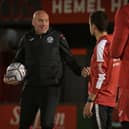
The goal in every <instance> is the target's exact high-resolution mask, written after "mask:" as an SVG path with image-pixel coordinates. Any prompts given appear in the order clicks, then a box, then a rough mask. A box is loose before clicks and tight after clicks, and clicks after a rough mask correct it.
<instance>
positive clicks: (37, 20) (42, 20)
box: [32, 11, 49, 34]
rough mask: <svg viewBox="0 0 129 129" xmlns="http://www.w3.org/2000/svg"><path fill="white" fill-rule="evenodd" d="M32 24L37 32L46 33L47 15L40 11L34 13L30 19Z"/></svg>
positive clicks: (47, 25)
mask: <svg viewBox="0 0 129 129" xmlns="http://www.w3.org/2000/svg"><path fill="white" fill-rule="evenodd" d="M32 25H33V27H34V29H35V32H36V33H37V34H43V33H46V32H47V31H48V29H49V16H48V14H46V13H45V12H43V11H41V12H38V13H37V14H35V16H34V17H33V19H32Z"/></svg>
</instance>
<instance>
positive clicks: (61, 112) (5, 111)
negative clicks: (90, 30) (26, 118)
mask: <svg viewBox="0 0 129 129" xmlns="http://www.w3.org/2000/svg"><path fill="white" fill-rule="evenodd" d="M19 115H20V107H19V106H18V105H15V104H11V105H10V104H6V105H0V128H1V129H18V124H19ZM76 115H77V107H76V106H74V105H59V106H58V107H57V112H56V114H55V127H54V129H77V116H76ZM34 126H35V129H40V126H39V117H38V115H37V119H36V120H35V123H34Z"/></svg>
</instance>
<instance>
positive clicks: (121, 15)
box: [111, 7, 129, 58]
mask: <svg viewBox="0 0 129 129" xmlns="http://www.w3.org/2000/svg"><path fill="white" fill-rule="evenodd" d="M127 13H128V10H125V9H124V7H123V8H121V9H119V10H118V11H117V13H116V16H115V27H114V33H113V41H112V46H111V56H112V57H116V58H120V57H121V55H122V53H123V50H124V48H125V46H126V42H127V40H128V33H129V32H128V26H129V23H128V18H129V17H128V14H127Z"/></svg>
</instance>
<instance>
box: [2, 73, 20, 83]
mask: <svg viewBox="0 0 129 129" xmlns="http://www.w3.org/2000/svg"><path fill="white" fill-rule="evenodd" d="M3 81H4V83H6V84H8V85H18V84H19V83H20V82H19V81H17V80H15V79H10V78H8V77H7V76H6V75H4V78H3Z"/></svg>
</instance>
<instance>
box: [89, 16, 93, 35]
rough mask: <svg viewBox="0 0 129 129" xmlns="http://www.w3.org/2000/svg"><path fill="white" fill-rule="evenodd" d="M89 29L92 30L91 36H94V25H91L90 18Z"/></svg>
mask: <svg viewBox="0 0 129 129" xmlns="http://www.w3.org/2000/svg"><path fill="white" fill-rule="evenodd" d="M89 28H90V34H91V35H94V32H93V25H92V24H91V20H90V18H89Z"/></svg>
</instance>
